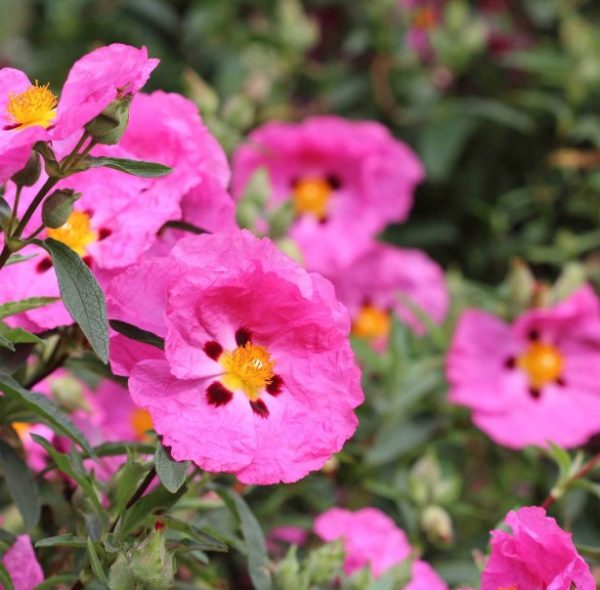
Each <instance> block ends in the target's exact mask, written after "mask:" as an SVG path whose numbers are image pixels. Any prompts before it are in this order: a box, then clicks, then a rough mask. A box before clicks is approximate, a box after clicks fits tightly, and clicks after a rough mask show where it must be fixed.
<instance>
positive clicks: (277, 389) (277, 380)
mask: <svg viewBox="0 0 600 590" xmlns="http://www.w3.org/2000/svg"><path fill="white" fill-rule="evenodd" d="M282 387H283V379H282V378H281V377H280V376H279V375H273V377H272V378H271V383H269V384H268V385H267V387H266V390H267V393H270V394H271V395H274V396H277V395H279V394H280V393H281V388H282Z"/></svg>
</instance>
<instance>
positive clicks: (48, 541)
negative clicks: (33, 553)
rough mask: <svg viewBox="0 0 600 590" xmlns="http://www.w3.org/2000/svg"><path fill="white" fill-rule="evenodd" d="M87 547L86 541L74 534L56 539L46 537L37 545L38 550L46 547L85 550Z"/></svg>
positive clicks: (58, 536)
mask: <svg viewBox="0 0 600 590" xmlns="http://www.w3.org/2000/svg"><path fill="white" fill-rule="evenodd" d="M86 545H87V543H86V540H85V539H83V538H82V537H76V536H75V535H73V534H72V533H67V534H66V535H57V536H56V537H46V538H45V539H40V540H39V541H38V542H37V543H36V544H35V547H36V549H42V548H44V547H78V548H83V547H85V546H86Z"/></svg>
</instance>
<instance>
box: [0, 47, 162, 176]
mask: <svg viewBox="0 0 600 590" xmlns="http://www.w3.org/2000/svg"><path fill="white" fill-rule="evenodd" d="M157 65H158V60H156V59H149V58H148V52H147V51H146V48H145V47H143V48H141V49H137V48H135V47H130V46H128V45H121V44H119V43H114V44H112V45H108V46H106V47H101V48H99V49H96V50H95V51H92V52H91V53H88V54H87V55H84V56H83V57H82V58H81V59H80V60H78V61H77V62H75V64H74V65H73V67H72V68H71V71H70V72H69V75H68V77H67V80H66V82H65V85H64V87H63V90H62V94H61V97H60V100H59V99H58V98H57V97H56V96H55V95H54V94H53V93H52V92H51V91H50V89H49V88H48V86H41V85H39V84H38V83H37V82H36V83H35V84H31V82H30V81H29V79H28V78H27V76H26V75H25V74H24V73H23V72H20V71H19V70H15V69H12V68H2V69H0V184H2V183H4V182H5V181H6V180H8V179H9V178H10V177H11V176H12V175H13V174H14V173H15V172H18V171H19V170H20V169H21V168H23V166H24V165H25V164H26V162H27V159H28V158H29V155H30V154H31V148H32V147H33V145H34V144H35V143H36V142H37V141H47V140H50V139H52V140H56V139H66V138H67V137H69V136H70V135H71V134H73V133H75V132H81V131H82V130H83V126H84V125H85V124H86V123H88V122H89V121H91V120H92V119H93V118H94V117H95V116H96V115H99V114H100V113H101V112H102V111H103V110H104V108H105V107H107V106H108V105H109V104H110V103H111V102H112V101H113V100H115V99H116V98H118V97H120V96H126V95H128V94H134V93H135V92H137V91H138V90H139V89H140V88H141V87H142V86H143V85H144V84H145V83H146V80H147V79H148V77H149V76H150V73H151V72H152V70H153V69H154V68H155V67H156V66H157Z"/></svg>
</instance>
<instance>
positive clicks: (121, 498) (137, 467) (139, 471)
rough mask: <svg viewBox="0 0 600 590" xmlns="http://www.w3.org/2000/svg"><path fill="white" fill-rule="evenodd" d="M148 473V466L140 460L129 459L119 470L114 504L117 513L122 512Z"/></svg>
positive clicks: (113, 495)
mask: <svg viewBox="0 0 600 590" xmlns="http://www.w3.org/2000/svg"><path fill="white" fill-rule="evenodd" d="M147 473H148V467H147V466H146V465H144V464H142V463H139V462H138V461H127V462H126V463H125V465H124V466H123V467H122V468H121V469H120V470H119V472H118V474H117V477H116V479H115V485H114V488H113V490H114V492H113V494H112V497H113V506H114V509H115V512H116V513H117V514H121V513H122V512H123V510H124V509H125V506H127V502H129V499H130V498H131V497H132V496H133V493H134V492H135V490H136V489H137V487H138V486H139V484H140V483H141V482H142V480H143V479H144V477H145V476H146V475H147Z"/></svg>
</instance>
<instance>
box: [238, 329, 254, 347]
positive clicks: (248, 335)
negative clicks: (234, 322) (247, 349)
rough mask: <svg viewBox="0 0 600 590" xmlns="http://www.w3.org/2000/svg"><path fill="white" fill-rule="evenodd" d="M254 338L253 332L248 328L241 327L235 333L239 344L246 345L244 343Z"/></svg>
mask: <svg viewBox="0 0 600 590" xmlns="http://www.w3.org/2000/svg"><path fill="white" fill-rule="evenodd" d="M251 340H252V332H250V330H248V328H240V329H239V330H238V331H237V332H236V333H235V343H236V344H237V345H238V346H244V344H248V342H250V341H251Z"/></svg>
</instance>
